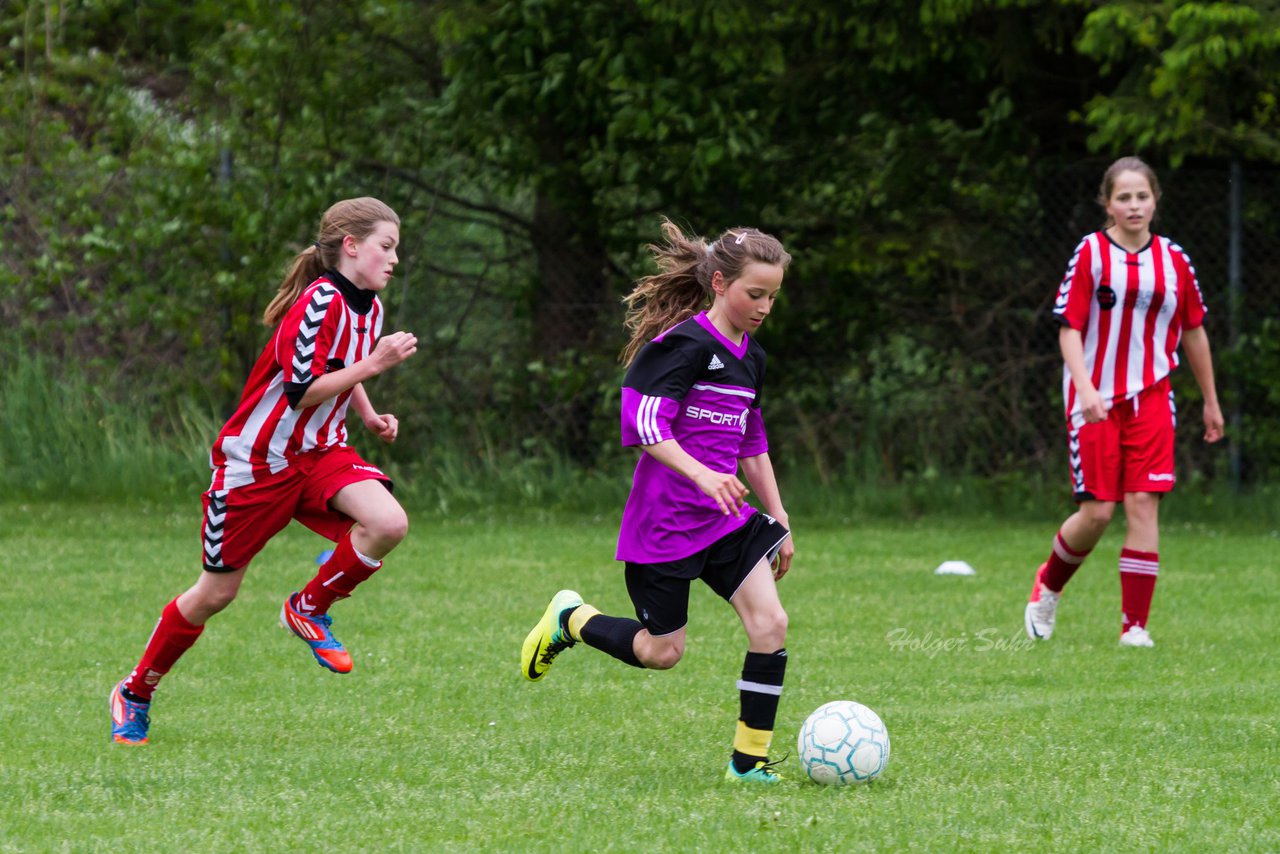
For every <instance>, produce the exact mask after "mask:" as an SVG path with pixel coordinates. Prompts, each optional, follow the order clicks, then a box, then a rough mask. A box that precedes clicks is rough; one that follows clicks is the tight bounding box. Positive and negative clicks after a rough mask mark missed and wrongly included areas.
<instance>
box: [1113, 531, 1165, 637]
mask: <svg viewBox="0 0 1280 854" xmlns="http://www.w3.org/2000/svg"><path fill="white" fill-rule="evenodd" d="M1159 572H1160V555H1159V554H1158V553H1156V552H1140V551H1135V550H1134V549H1121V550H1120V610H1121V611H1123V612H1124V625H1123V627H1122V628H1121V629H1120V630H1121V631H1126V630H1127V629H1128V628H1129V627H1130V626H1135V625H1136V626H1143V627H1146V625H1147V616H1148V615H1149V614H1150V613H1151V598H1152V597H1153V596H1154V595H1155V592H1156V576H1157V574H1158V573H1159Z"/></svg>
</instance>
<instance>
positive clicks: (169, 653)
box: [124, 598, 204, 701]
mask: <svg viewBox="0 0 1280 854" xmlns="http://www.w3.org/2000/svg"><path fill="white" fill-rule="evenodd" d="M203 631H204V626H203V625H200V626H197V625H194V624H192V623H190V622H188V621H187V618H186V617H184V616H182V612H181V611H179V610H178V600H177V599H176V598H175V599H174V600H173V601H172V602H170V603H169V604H168V605H165V606H164V610H163V611H161V612H160V620H159V622H157V623H156V627H155V630H154V631H153V632H152V633H151V637H150V639H148V640H147V648H146V649H145V650H144V651H143V653H142V660H141V661H139V662H138V666H137V667H135V668H134V670H133V672H132V673H130V674H129V676H128V678H126V679H125V681H124V689H125V690H126V691H128V692H129V693H130V694H133V695H134V696H136V697H139V698H140V699H143V700H147V701H150V700H151V694H152V692H154V691H155V689H156V685H158V684H159V683H160V677H162V676H164V675H165V674H166V673H168V672H169V671H170V670H171V669H172V668H173V665H174V664H176V663H177V661H178V659H179V658H181V657H182V654H183V653H184V652H186V651H187V650H189V649H191V645H192V644H194V643H195V642H196V639H197V638H199V637H200V633H201V632H203Z"/></svg>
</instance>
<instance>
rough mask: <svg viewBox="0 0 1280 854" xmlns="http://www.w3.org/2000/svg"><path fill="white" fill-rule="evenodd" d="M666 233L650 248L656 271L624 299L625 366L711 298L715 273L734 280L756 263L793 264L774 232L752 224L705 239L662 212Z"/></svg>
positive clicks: (639, 283)
mask: <svg viewBox="0 0 1280 854" xmlns="http://www.w3.org/2000/svg"><path fill="white" fill-rule="evenodd" d="M662 233H663V234H664V235H665V236H666V241H665V242H664V243H662V244H654V243H651V244H649V245H648V247H646V248H647V249H648V250H649V251H650V252H651V253H652V254H653V260H654V261H655V262H656V263H657V265H658V272H657V273H655V274H654V275H652V276H645V277H644V278H642V279H639V280H638V281H637V282H636V284H635V287H634V288H633V289H632V291H631V293H629V294H627V295H626V296H625V297H623V299H622V301H623V302H624V303H626V306H627V317H626V326H627V329H629V330H631V339H630V340H629V341H628V342H627V346H626V347H624V348H623V349H622V355H621V360H622V363H623V364H624V365H629V364H631V361H632V360H633V359H634V358H635V357H636V354H637V353H639V352H640V348H641V347H643V346H644V345H645V344H646V343H647V342H648V341H650V340H651V339H652V338H653V337H654V336H656V335H657V334H658V333H660V332H662V331H663V330H664V329H669V328H671V327H672V326H675V325H676V324H677V323H679V322H681V321H682V320H687V319H689V318H690V317H693V316H694V315H695V314H697V313H698V312H699V311H701V310H702V309H703V308H706V307H707V306H708V305H709V304H710V303H711V300H712V296H713V295H712V291H711V278H712V276H714V275H715V273H716V271H717V270H718V271H720V274H721V275H722V276H724V278H725V281H728V282H732V281H734V280H735V279H737V278H739V277H740V276H741V275H742V273H743V271H744V270H745V269H746V267H747V265H748V264H750V263H752V262H757V263H760V264H773V265H776V266H779V267H782V268H783V269H786V267H787V265H788V264H790V263H791V256H790V255H788V254H787V250H785V249H783V248H782V243H781V242H779V240H778V239H777V238H776V237H774V236H772V235H770V234H765V233H764V232H763V231H759V230H757V229H754V228H731V229H729V230H728V231H726V232H725V233H724V234H722V235H720V237H719V238H717V239H716V240H715V241H714V242H713V243H707V241H706V240H705V239H704V238H701V237H697V236H690V235H686V234H685V233H684V232H683V231H681V230H680V227H679V226H677V225H676V224H675V223H673V222H672V221H671V220H669V219H667V218H666V217H663V218H662Z"/></svg>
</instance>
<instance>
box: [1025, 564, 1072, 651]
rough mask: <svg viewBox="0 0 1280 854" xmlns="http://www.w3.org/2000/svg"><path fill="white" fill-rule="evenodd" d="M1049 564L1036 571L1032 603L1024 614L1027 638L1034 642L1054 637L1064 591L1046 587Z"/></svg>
mask: <svg viewBox="0 0 1280 854" xmlns="http://www.w3.org/2000/svg"><path fill="white" fill-rule="evenodd" d="M1047 568H1048V564H1041V565H1040V568H1039V569H1038V570H1036V579H1035V581H1034V582H1032V584H1031V601H1029V602H1027V610H1026V611H1025V612H1024V613H1023V618H1022V619H1023V622H1024V623H1025V624H1026V627H1027V637H1029V638H1031V639H1032V640H1048V639H1049V638H1050V637H1052V636H1053V621H1054V619H1055V618H1056V617H1057V616H1058V600H1059V599H1061V598H1062V591H1058V592H1056V593H1055V592H1054V591H1052V590H1050V589H1049V588H1048V587H1046V586H1045V585H1044V581H1043V580H1042V579H1043V578H1044V571H1045V570H1046V569H1047Z"/></svg>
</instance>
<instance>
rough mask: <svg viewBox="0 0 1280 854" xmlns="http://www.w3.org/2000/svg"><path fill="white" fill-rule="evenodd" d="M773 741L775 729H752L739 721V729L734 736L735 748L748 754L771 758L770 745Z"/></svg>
mask: <svg viewBox="0 0 1280 854" xmlns="http://www.w3.org/2000/svg"><path fill="white" fill-rule="evenodd" d="M772 742H773V730H771V729H752V728H751V727H749V726H747V725H746V724H744V723H743V722H742V721H738V731H737V732H736V733H734V736H733V749H734V750H736V751H737V752H739V753H745V754H746V755H747V756H759V757H762V758H765V759H767V758H769V745H770V744H771V743H772Z"/></svg>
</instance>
